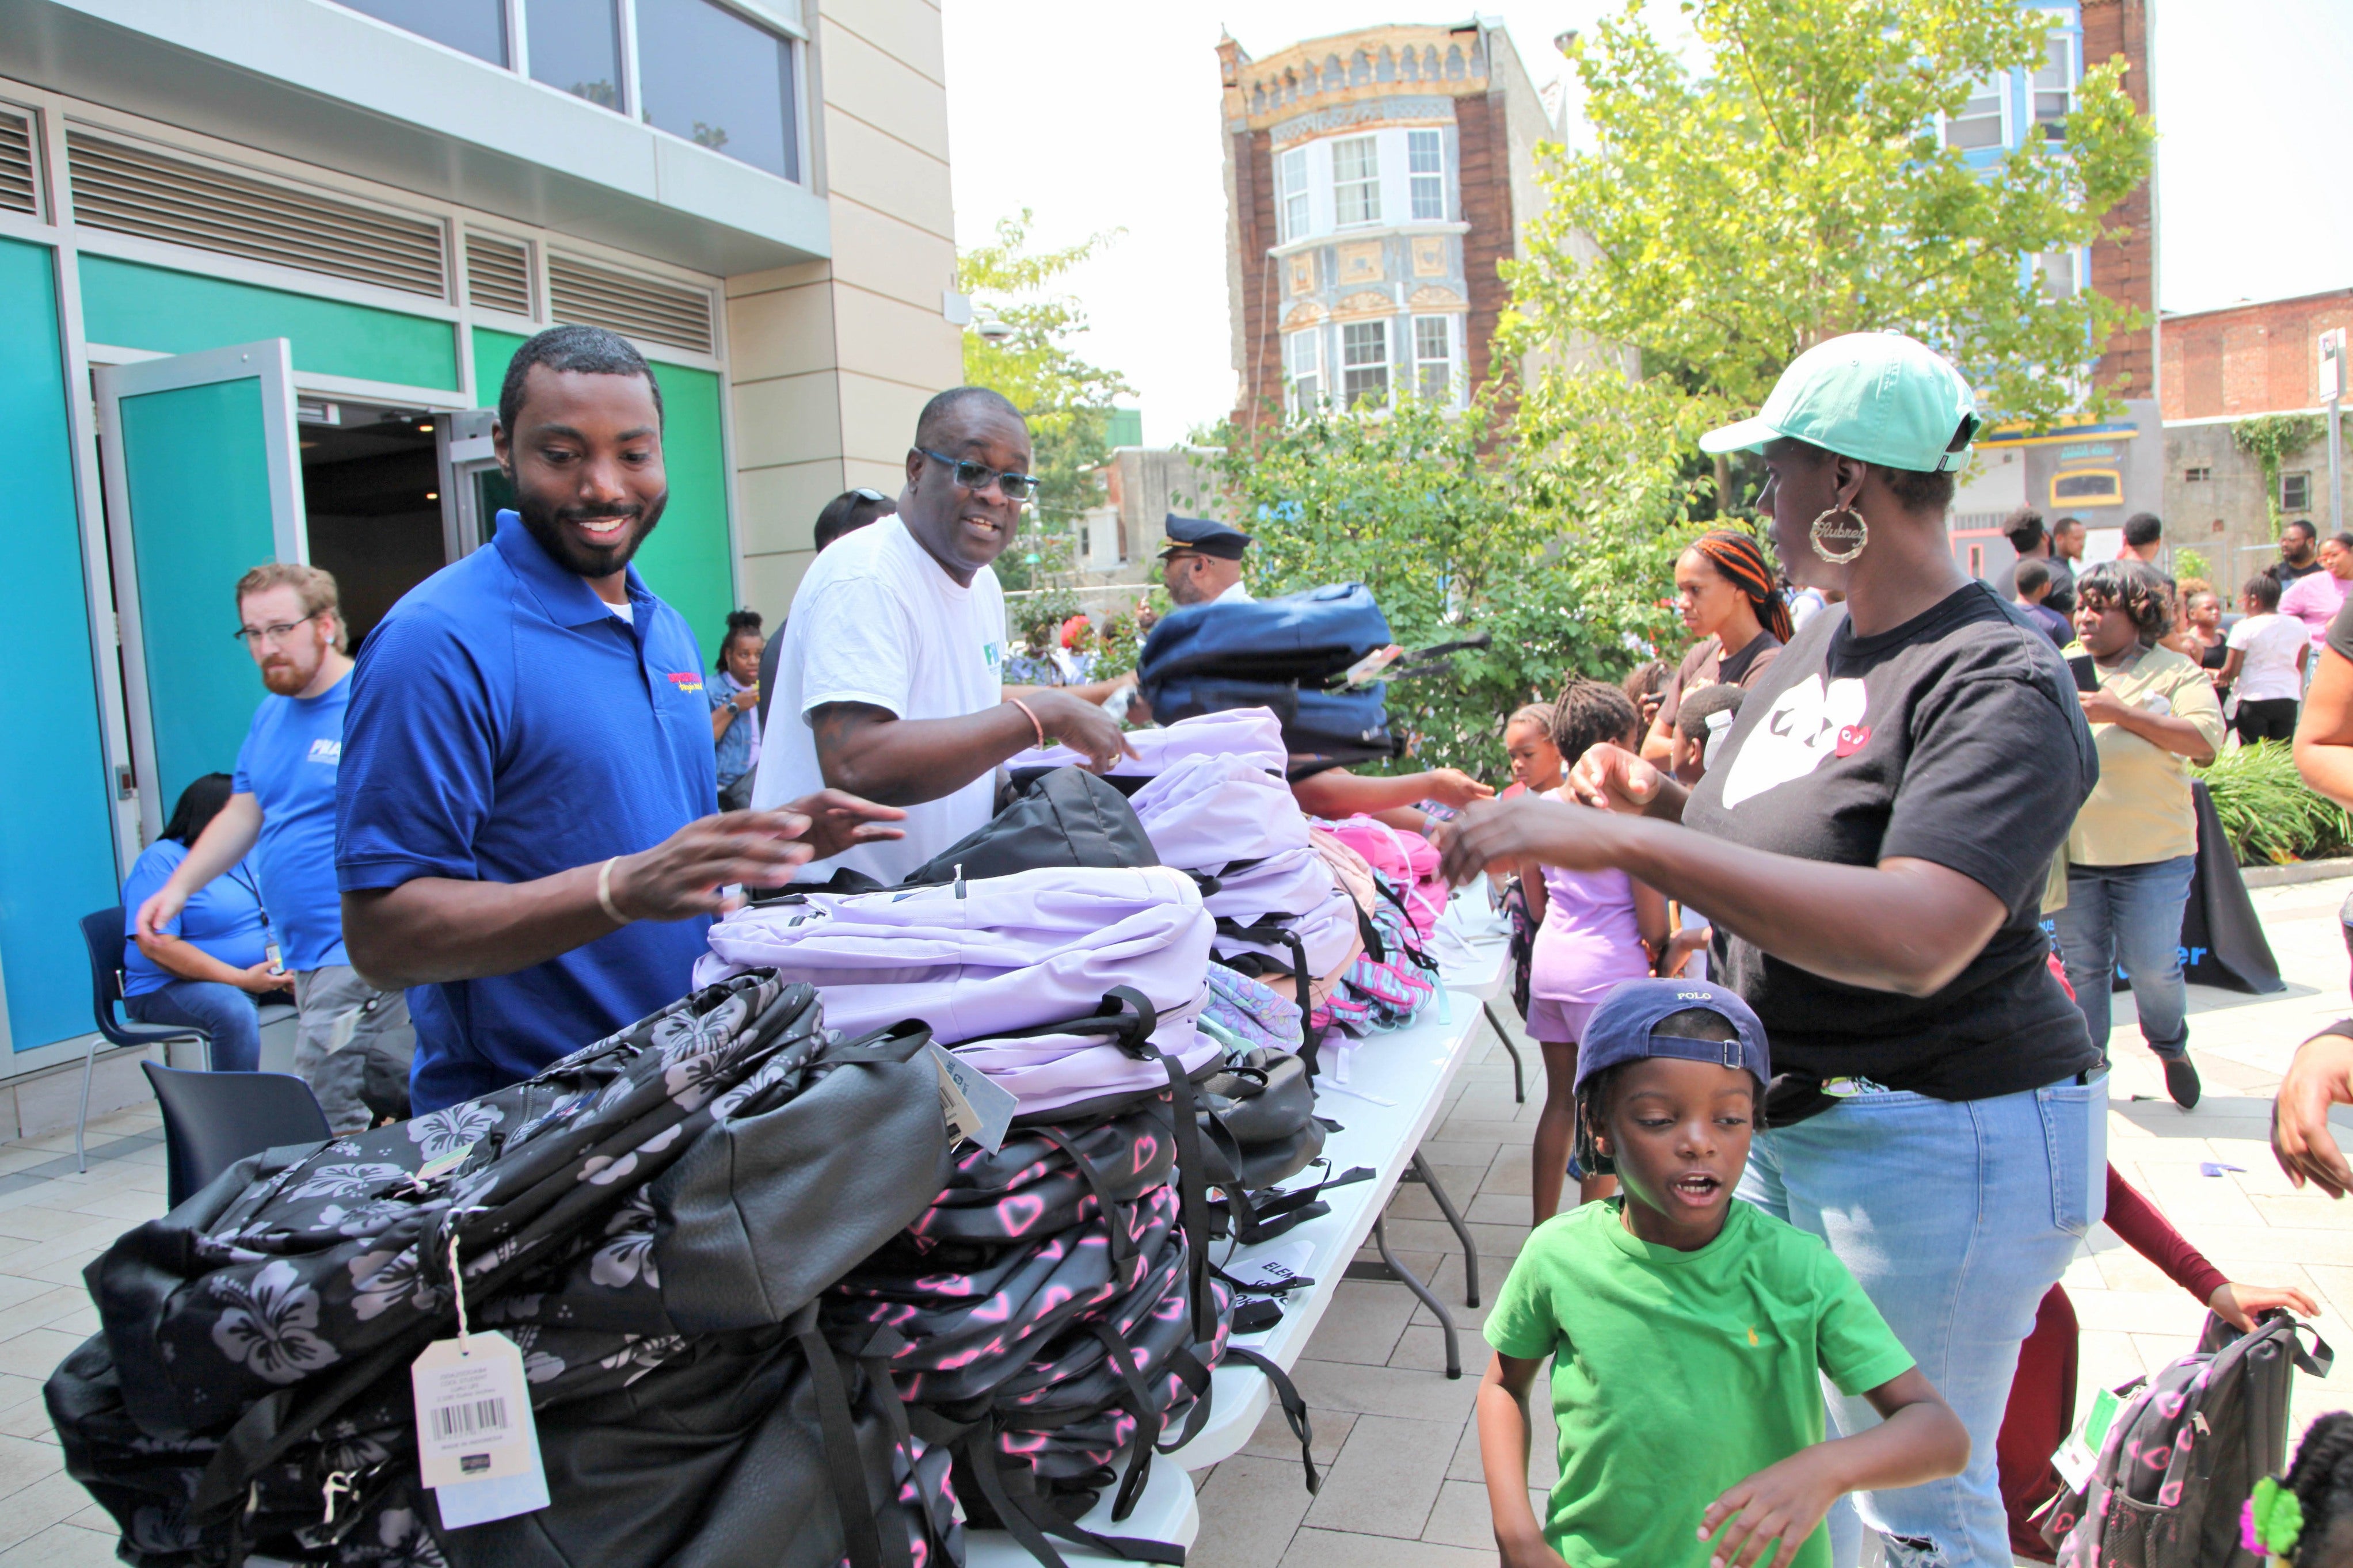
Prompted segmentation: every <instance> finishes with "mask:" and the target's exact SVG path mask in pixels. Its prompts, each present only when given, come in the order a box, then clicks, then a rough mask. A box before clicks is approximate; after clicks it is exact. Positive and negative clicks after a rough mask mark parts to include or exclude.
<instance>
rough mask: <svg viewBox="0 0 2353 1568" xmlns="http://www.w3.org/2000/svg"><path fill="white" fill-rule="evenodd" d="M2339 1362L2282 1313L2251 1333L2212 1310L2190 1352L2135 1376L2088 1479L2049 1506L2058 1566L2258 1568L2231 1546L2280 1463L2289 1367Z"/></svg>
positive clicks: (2258, 1561)
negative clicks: (2141, 1377)
mask: <svg viewBox="0 0 2353 1568" xmlns="http://www.w3.org/2000/svg"><path fill="white" fill-rule="evenodd" d="M2307 1333H2312V1349H2311V1350H2310V1351H2309V1352H2306V1349H2305V1348H2304V1340H2303V1336H2304V1335H2305V1334H2307ZM2335 1359H2336V1357H2335V1352H2332V1351H2331V1350H2330V1349H2329V1348H2328V1343H2327V1341H2325V1340H2323V1339H2322V1338H2321V1337H2320V1336H2319V1335H2318V1334H2317V1333H2313V1332H2312V1329H2311V1326H2310V1325H2309V1324H2306V1323H2299V1322H2297V1321H2295V1319H2294V1318H2291V1317H2289V1316H2288V1315H2287V1314H2286V1313H2285V1312H2280V1311H2273V1312H2266V1313H2264V1314H2263V1317H2262V1318H2261V1319H2259V1320H2258V1321H2257V1322H2256V1325H2255V1331H2254V1332H2253V1333H2251V1334H2242V1333H2240V1332H2239V1331H2238V1330H2236V1329H2234V1328H2232V1327H2231V1325H2230V1324H2228V1323H2225V1322H2224V1321H2222V1320H2221V1319H2220V1318H2217V1317H2215V1316H2214V1315H2213V1314H2212V1313H2211V1312H2210V1313H2208V1314H2207V1318H2206V1331H2205V1332H2204V1333H2202V1334H2200V1336H2199V1339H2198V1349H2197V1350H2196V1351H2194V1352H2191V1353H2190V1354H2189V1355H2186V1356H2183V1357H2182V1358H2181V1359H2180V1360H2179V1361H2177V1362H2175V1363H2173V1364H2172V1365H2170V1366H2168V1367H2167V1368H2165V1369H2164V1370H2163V1371H2161V1372H2159V1373H2158V1374H2157V1375H2156V1376H2155V1377H2152V1378H2148V1379H2147V1380H2146V1381H2144V1382H2143V1383H2142V1384H2141V1385H2140V1386H2139V1388H2138V1389H2137V1391H2136V1392H2134V1394H2133V1395H2132V1397H2131V1399H2130V1400H2129V1401H2128V1402H2127V1403H2126V1405H2125V1407H2124V1408H2123V1409H2122V1410H2120V1411H2118V1412H2117V1413H2116V1419H2115V1421H2114V1422H2112V1423H2111V1424H2110V1425H2109V1427H2108V1432H2107V1437H2106V1439H2105V1441H2104V1442H2103V1443H2102V1444H2101V1445H2100V1455H2099V1459H2098V1462H2097V1463H2096V1464H2094V1467H2093V1469H2092V1475H2091V1479H2089V1480H2088V1481H2087V1482H2086V1483H2085V1485H2084V1487H2083V1488H2081V1489H2075V1490H2072V1491H2068V1492H2064V1493H2062V1494H2061V1495H2060V1497H2059V1499H2058V1500H2057V1501H2056V1502H2055V1503H2053V1504H2052V1511H2051V1513H2050V1515H2049V1516H2048V1517H2047V1519H2046V1520H2045V1521H2044V1522H2043V1525H2042V1533H2043V1537H2044V1539H2046V1540H2048V1541H2049V1542H2051V1543H2052V1545H2053V1546H2055V1547H2057V1548H2058V1549H2059V1557H2058V1561H2059V1562H2060V1563H2061V1564H2063V1568H2263V1558H2262V1557H2260V1556H2258V1555H2256V1554H2255V1553H2253V1552H2248V1551H2246V1550H2245V1549H2244V1548H2242V1546H2241V1545H2240V1543H2239V1513H2240V1509H2241V1506H2242V1504H2244V1503H2245V1502H2246V1500H2247V1499H2248V1497H2249V1496H2251V1495H2252V1494H2253V1491H2254V1488H2255V1482H2256V1481H2257V1480H2259V1479H2262V1478H2263V1477H2264V1476H2268V1475H2275V1474H2277V1473H2278V1472H2279V1469H2280V1468H2281V1466H2282V1465H2283V1464H2284V1462H2285V1461H2286V1458H2287V1415H2288V1411H2287V1405H2288V1383H2289V1380H2290V1379H2291V1378H2292V1377H2293V1376H2294V1375H2295V1370H2296V1369H2298V1368H2301V1369H2302V1370H2303V1371H2305V1372H2306V1373H2310V1374H2311V1375H2313V1376H2314V1377H2326V1376H2327V1375H2328V1369H2329V1366H2330V1364H2331V1363H2333V1362H2334V1361H2335Z"/></svg>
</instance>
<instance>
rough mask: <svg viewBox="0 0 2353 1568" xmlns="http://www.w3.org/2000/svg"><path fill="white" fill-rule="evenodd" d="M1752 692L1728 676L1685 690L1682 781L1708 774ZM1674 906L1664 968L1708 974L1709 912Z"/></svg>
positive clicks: (1678, 738)
mask: <svg viewBox="0 0 2353 1568" xmlns="http://www.w3.org/2000/svg"><path fill="white" fill-rule="evenodd" d="M1747 695H1748V693H1747V691H1746V689H1745V688H1743V687H1740V686H1736V685H1735V684H1733V683H1732V682H1731V681H1728V680H1719V681H1717V682H1716V683H1715V684H1714V685H1712V686H1702V687H1696V688H1694V689H1692V690H1691V691H1688V692H1686V693H1684V695H1683V706H1682V707H1681V708H1680V709H1678V710H1676V713H1675V752H1674V774H1675V782H1676V783H1677V784H1681V785H1683V787H1684V788H1685V789H1696V788H1697V787H1698V786H1699V781H1700V780H1701V779H1703V778H1705V777H1706V776H1707V769H1708V763H1709V762H1710V761H1711V760H1712V753H1714V752H1720V751H1722V750H1723V748H1724V737H1725V735H1727V734H1729V733H1730V732H1731V731H1732V721H1733V720H1735V719H1736V718H1738V717H1739V716H1740V700H1741V699H1742V698H1744V697H1746V696H1747ZM1674 912H1675V934H1674V935H1673V936H1672V938H1670V939H1669V940H1668V942H1667V951H1666V952H1665V954H1664V955H1663V956H1662V957H1661V958H1660V960H1659V973H1661V974H1681V975H1685V976H1688V977H1689V978H1691V979H1693V980H1704V979H1706V978H1707V952H1708V944H1709V943H1710V942H1713V941H1714V940H1715V932H1714V931H1711V930H1710V929H1709V928H1708V921H1707V917H1706V916H1705V915H1703V914H1700V913H1699V912H1697V911H1696V910H1693V909H1692V908H1691V907H1690V906H1689V905H1678V906H1677V907H1676V910H1675V911H1674Z"/></svg>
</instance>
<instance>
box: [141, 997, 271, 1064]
mask: <svg viewBox="0 0 2353 1568" xmlns="http://www.w3.org/2000/svg"><path fill="white" fill-rule="evenodd" d="M122 1010H123V1011H124V1012H126V1013H128V1014H130V1015H131V1016H132V1017H133V1018H136V1019H137V1020H138V1021H139V1022H141V1023H142V1024H169V1025H171V1026H173V1027H174V1028H185V1029H202V1030H203V1031H204V1032H205V1033H206V1035H208V1036H210V1037H211V1038H212V1042H213V1048H212V1062H213V1071H215V1072H256V1071H259V1069H260V1067H261V1005H260V1004H259V1002H257V1001H255V1000H254V998H253V993H252V992H250V991H240V990H238V989H237V987H236V986H234V985H224V984H221V983H220V982H219V981H217V980H174V981H173V982H171V983H170V984H167V985H164V986H163V987H162V988H161V989H159V990H154V991H149V992H146V993H144V994H141V995H137V996H126V997H125V998H123V1002H122Z"/></svg>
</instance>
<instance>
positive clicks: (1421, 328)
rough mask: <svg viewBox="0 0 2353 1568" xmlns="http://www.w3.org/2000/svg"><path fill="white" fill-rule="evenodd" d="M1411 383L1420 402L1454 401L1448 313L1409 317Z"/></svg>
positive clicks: (1451, 333) (1450, 329)
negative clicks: (1411, 326)
mask: <svg viewBox="0 0 2353 1568" xmlns="http://www.w3.org/2000/svg"><path fill="white" fill-rule="evenodd" d="M1413 377H1414V381H1413V386H1414V393H1415V395H1417V396H1419V398H1420V399H1421V400H1422V401H1423V402H1424V403H1435V404H1439V405H1451V404H1452V403H1453V401H1454V320H1453V318H1452V317H1451V316H1416V317H1415V318H1414V319H1413Z"/></svg>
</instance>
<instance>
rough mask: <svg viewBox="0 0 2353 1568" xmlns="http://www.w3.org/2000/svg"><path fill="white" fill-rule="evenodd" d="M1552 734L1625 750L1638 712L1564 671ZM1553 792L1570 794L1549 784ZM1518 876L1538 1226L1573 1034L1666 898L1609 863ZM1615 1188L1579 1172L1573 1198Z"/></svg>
mask: <svg viewBox="0 0 2353 1568" xmlns="http://www.w3.org/2000/svg"><path fill="white" fill-rule="evenodd" d="M1552 738H1553V744H1554V745H1555V746H1556V747H1557V748H1558V749H1559V752H1560V755H1561V758H1562V760H1563V761H1564V762H1567V763H1574V762H1575V760H1576V759H1577V758H1578V757H1581V756H1583V755H1584V754H1585V752H1586V750H1587V748H1588V747H1591V746H1599V745H1604V744H1607V745H1616V746H1627V747H1629V749H1631V746H1632V744H1634V743H1636V742H1640V740H1641V717H1640V715H1638V714H1637V713H1636V712H1635V710H1634V704H1633V703H1632V701H1631V700H1629V699H1628V698H1627V696H1626V694H1625V693H1624V692H1623V691H1621V690H1620V689H1618V688H1617V687H1614V686H1608V685H1604V684H1603V683H1601V682H1600V681H1598V680H1572V681H1570V682H1569V684H1568V689H1567V690H1565V691H1563V692H1562V693H1561V694H1560V700H1559V702H1558V703H1556V705H1555V706H1554V708H1553V716H1552ZM1552 798H1554V799H1556V800H1563V801H1567V800H1570V799H1571V798H1572V797H1570V796H1569V795H1567V793H1566V792H1565V791H1555V792H1553V795H1552ZM1520 885H1521V886H1522V887H1523V888H1525V889H1526V890H1527V898H1528V914H1529V916H1530V918H1531V919H1533V920H1534V921H1536V940H1535V956H1534V957H1533V959H1532V960H1531V962H1530V963H1529V966H1528V1006H1527V1017H1528V1033H1529V1034H1530V1035H1532V1036H1534V1037H1535V1041H1536V1043H1537V1044H1538V1045H1539V1046H1541V1047H1544V1062H1545V1104H1544V1110H1543V1112H1542V1113H1541V1114H1540V1115H1539V1116H1538V1117H1537V1118H1536V1133H1535V1152H1534V1154H1533V1156H1532V1159H1533V1164H1532V1167H1531V1171H1530V1180H1529V1183H1528V1191H1529V1194H1530V1196H1531V1197H1532V1199H1533V1200H1534V1203H1535V1220H1534V1221H1533V1223H1534V1224H1536V1225H1542V1224H1543V1223H1544V1222H1545V1221H1546V1220H1548V1219H1550V1218H1551V1217H1552V1215H1553V1211H1554V1210H1555V1209H1556V1208H1557V1207H1558V1206H1559V1204H1560V1189H1561V1184H1562V1182H1563V1180H1564V1179H1565V1177H1566V1175H1567V1171H1568V1155H1569V1151H1570V1149H1571V1148H1572V1147H1574V1146H1575V1142H1576V1137H1577V1096H1576V1093H1575V1089H1574V1086H1575V1084H1576V1081H1577V1041H1578V1039H1580V1038H1581V1037H1583V1036H1584V1033H1585V1022H1586V1020H1587V1019H1588V1017H1590V1016H1592V1014H1593V1009H1594V1007H1595V1006H1596V1005H1599V1003H1600V1001H1601V998H1602V997H1603V996H1605V995H1607V994H1609V988H1610V987H1611V986H1613V985H1615V984H1618V983H1619V982H1620V981H1621V980H1639V979H1641V978H1643V977H1645V976H1647V975H1648V974H1649V973H1651V964H1652V963H1653V961H1654V960H1655V959H1656V958H1657V956H1658V954H1659V952H1660V951H1661V950H1662V948H1663V947H1664V945H1665V943H1666V941H1667V901H1666V900H1665V899H1664V898H1663V897H1662V896H1661V895H1660V894H1659V893H1657V892H1655V891H1653V890H1652V889H1649V888H1646V887H1644V886H1643V885H1642V884H1641V883H1640V882H1637V881H1635V880H1634V879H1632V878H1630V877H1629V876H1627V875H1626V873H1625V872H1623V871H1620V870H1616V869H1604V870H1599V871H1566V870H1563V869H1561V868H1559V867H1557V866H1543V865H1539V864H1537V863H1536V862H1535V861H1533V860H1532V861H1529V862H1527V863H1526V864H1525V865H1524V866H1522V867H1521V868H1520ZM1616 1190H1617V1183H1616V1181H1615V1180H1614V1179H1613V1178H1611V1177H1609V1176H1597V1175H1589V1174H1586V1173H1582V1172H1580V1173H1578V1182H1577V1202H1579V1203H1588V1202H1590V1201H1591V1200H1593V1199H1595V1198H1600V1197H1608V1196H1609V1194H1611V1193H1613V1192H1615V1191H1616Z"/></svg>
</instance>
